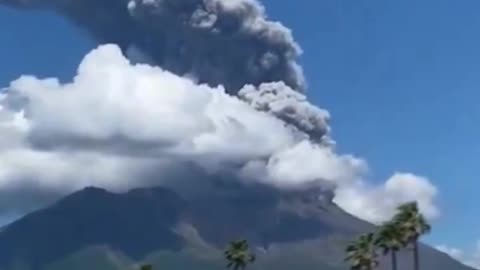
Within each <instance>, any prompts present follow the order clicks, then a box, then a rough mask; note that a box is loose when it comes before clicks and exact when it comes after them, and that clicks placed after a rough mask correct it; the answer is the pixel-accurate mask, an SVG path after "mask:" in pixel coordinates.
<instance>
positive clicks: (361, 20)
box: [0, 0, 480, 257]
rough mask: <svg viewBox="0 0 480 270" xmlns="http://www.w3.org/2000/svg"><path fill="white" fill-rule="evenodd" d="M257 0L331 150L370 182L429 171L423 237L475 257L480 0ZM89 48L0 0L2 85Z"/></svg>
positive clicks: (61, 27)
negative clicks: (293, 62)
mask: <svg viewBox="0 0 480 270" xmlns="http://www.w3.org/2000/svg"><path fill="white" fill-rule="evenodd" d="M263 4H264V5H265V6H266V7H267V13H268V14H269V16H270V18H272V19H274V20H280V21H282V23H283V24H285V25H286V26H288V27H289V28H291V29H292V31H293V35H294V37H295V39H296V40H297V41H298V43H299V44H300V45H301V47H302V48H303V51H304V53H303V56H302V58H301V63H302V65H303V67H304V71H305V75H306V77H307V80H308V85H309V86H308V96H309V98H310V100H311V101H312V102H313V103H315V104H318V105H320V106H321V107H322V108H325V109H328V110H329V111H330V113H331V115H332V119H331V126H332V129H333V138H334V139H335V141H336V142H337V144H338V146H337V147H338V151H339V152H344V153H353V154H355V155H359V156H361V157H363V158H365V159H366V160H368V164H369V168H370V172H369V173H370V175H369V177H370V179H371V181H379V182H380V181H383V180H384V179H385V178H387V177H388V176H389V175H391V174H392V173H393V172H396V171H408V172H413V173H415V174H418V175H421V176H425V177H428V178H429V179H430V180H431V181H432V182H433V183H434V184H435V186H437V188H438V190H439V196H438V204H439V208H440V210H441V216H440V217H439V218H438V219H437V220H436V221H435V222H434V224H433V225H434V229H433V232H432V234H431V235H429V236H427V237H426V241H427V242H428V243H431V244H432V245H445V246H446V247H445V248H444V249H445V250H447V249H448V250H450V249H453V248H456V249H459V250H461V251H462V252H463V253H465V254H470V255H459V256H465V257H473V256H474V255H472V254H473V253H474V252H475V248H476V245H477V241H478V240H480V231H479V229H478V228H480V219H479V217H478V210H477V207H476V203H477V202H478V199H477V196H476V192H477V190H478V189H479V188H480V183H479V182H478V180H477V179H476V178H477V174H478V173H477V168H478V166H476V165H478V164H477V158H476V157H477V156H478V154H479V152H480V144H479V143H478V142H477V138H478V137H479V135H480V127H479V125H478V124H477V123H478V122H479V121H478V120H479V118H480V107H479V106H476V105H477V102H478V99H479V98H480V92H478V91H477V88H479V86H480V76H478V73H479V71H480V61H479V60H480V51H479V50H478V48H480V38H479V37H478V34H477V32H478V31H479V30H480V17H479V16H478V12H477V11H478V9H479V8H480V2H479V1H477V0H461V1H458V0H425V1H413V0H405V1H393V0H369V1H352V0H316V1H308V0H301V1H275V0H264V1H263ZM96 46H97V44H96V43H94V42H93V41H92V40H90V38H89V37H88V36H87V35H86V34H85V33H83V32H82V31H81V30H79V29H77V28H76V27H75V26H73V25H71V24H70V23H68V22H67V21H65V20H64V19H63V18H61V17H59V16H57V15H54V14H50V13H47V12H19V11H13V10H10V9H5V8H2V7H0V59H1V60H0V87H3V86H7V85H8V84H9V82H10V81H12V80H14V79H16V78H17V77H18V76H20V75H21V74H35V75H36V76H38V77H46V76H47V77H50V76H54V77H59V78H61V79H62V80H65V81H68V80H69V79H71V77H72V76H73V75H74V74H75V70H76V68H77V66H78V63H79V62H80V61H81V59H82V58H83V57H84V55H85V54H86V53H87V52H89V51H90V50H91V49H93V48H95V47H96ZM457 253H458V252H457Z"/></svg>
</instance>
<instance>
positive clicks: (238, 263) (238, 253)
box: [224, 240, 255, 270]
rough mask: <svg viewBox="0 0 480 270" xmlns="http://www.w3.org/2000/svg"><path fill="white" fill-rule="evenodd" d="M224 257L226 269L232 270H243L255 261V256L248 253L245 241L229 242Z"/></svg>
mask: <svg viewBox="0 0 480 270" xmlns="http://www.w3.org/2000/svg"><path fill="white" fill-rule="evenodd" d="M224 255H225V259H226V260H227V261H228V264H227V268H232V269H233V270H239V269H241V270H243V269H245V268H246V267H247V265H248V264H249V263H253V262H254V261H255V255H253V254H252V253H250V250H249V247H248V242H247V240H240V241H232V242H230V245H229V246H228V248H227V250H225V252H224Z"/></svg>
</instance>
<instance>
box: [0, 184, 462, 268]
mask: <svg viewBox="0 0 480 270" xmlns="http://www.w3.org/2000/svg"><path fill="white" fill-rule="evenodd" d="M332 198H333V196H332V194H331V192H328V191H324V190H319V189H313V190H307V191H296V192H291V191H290V192H280V191H277V190H274V189H272V188H269V187H265V186H258V185H256V186H255V187H252V186H248V187H246V186H240V185H237V186H235V187H232V186H230V187H221V188H218V189H217V190H216V192H210V193H208V194H204V195H197V196H188V197H187V198H185V196H181V195H180V193H178V192H176V191H173V190H172V189H168V188H165V187H153V188H142V189H134V190H131V191H129V192H126V193H112V192H109V191H106V190H104V189H100V188H95V187H89V188H85V189H83V190H80V191H78V192H75V193H73V194H71V195H69V196H66V197H64V198H63V199H61V200H59V201H57V202H56V203H54V204H52V205H50V206H49V207H47V208H45V209H41V210H38V211H35V212H33V213H30V214H28V215H26V216H24V217H23V218H21V219H19V220H17V221H15V222H13V223H11V224H10V225H8V226H6V227H5V228H4V229H3V231H2V232H0V268H1V269H5V270H9V269H32V270H37V269H48V270H57V269H58V270H60V269H69V270H72V269H73V270H76V269H102V270H109V269H111V270H117V269H133V268H134V267H138V265H139V264H140V263H152V264H153V265H154V267H155V268H156V269H170V270H174V269H209V270H211V269H224V267H225V263H224V261H223V260H222V252H221V251H222V250H223V249H224V248H225V246H226V244H227V243H228V241H229V240H233V239H240V238H242V239H247V240H248V241H249V242H250V243H251V245H252V246H253V251H254V252H255V253H256V254H257V256H258V260H257V262H256V263H255V265H254V266H252V267H253V269H292V268H296V269H330V270H337V269H338V270H340V269H348V266H347V265H346V264H345V263H344V262H343V257H344V253H343V251H344V247H345V244H346V243H347V242H348V241H350V240H351V239H352V238H353V237H355V236H356V235H358V234H359V233H363V232H367V231H371V230H373V229H374V226H373V225H371V224H369V223H366V222H364V221H362V220H359V219H357V218H355V217H353V216H351V215H349V214H348V213H346V212H344V211H343V210H342V209H340V208H339V207H338V206H337V205H335V204H334V203H333V202H332ZM420 252H421V253H420V254H421V266H422V269H423V270H442V269H445V270H447V269H448V270H469V269H471V268H469V267H466V266H464V265H462V264H461V263H459V262H457V261H455V260H453V259H452V258H450V257H449V256H448V255H446V254H443V253H441V252H439V251H436V250H435V249H433V248H431V247H429V246H426V245H422V246H421V251H420ZM399 261H400V262H399V264H400V265H399V266H400V268H399V269H411V252H410V251H409V250H406V251H404V252H401V254H400V255H399ZM380 269H389V261H388V258H383V259H382V263H381V265H380Z"/></svg>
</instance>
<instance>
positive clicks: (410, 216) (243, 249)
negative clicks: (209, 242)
mask: <svg viewBox="0 0 480 270" xmlns="http://www.w3.org/2000/svg"><path fill="white" fill-rule="evenodd" d="M430 230H431V226H430V225H429V224H428V222H427V220H426V219H425V217H424V216H423V214H422V213H421V212H420V211H419V208H418V204H417V203H416V202H409V203H405V204H403V205H400V206H399V207H398V208H397V212H396V214H395V215H394V216H393V217H392V218H391V219H390V220H389V221H387V222H385V223H384V224H382V225H381V226H378V227H377V230H376V231H374V232H369V233H365V234H362V235H360V236H358V237H357V238H356V239H355V240H354V241H352V242H351V243H350V244H348V245H347V247H346V249H345V252H346V257H345V261H347V262H349V263H350V269H352V270H373V269H375V268H377V266H378V265H379V261H378V257H379V253H381V254H382V255H384V256H385V255H390V256H391V264H392V265H391V268H392V270H397V268H398V265H397V252H398V251H400V250H401V249H404V248H407V247H412V250H413V269H414V270H419V268H420V264H419V263H420V260H419V244H418V241H419V239H420V237H421V236H422V235H424V234H426V233H428V232H430ZM224 258H225V260H226V261H227V265H226V267H227V268H231V269H232V270H244V269H245V268H246V267H247V266H248V265H249V264H252V263H253V262H255V255H254V254H253V253H252V252H251V251H250V248H249V244H248V242H247V240H239V241H232V242H230V244H229V245H228V247H227V248H226V250H225V251H224ZM140 270H152V266H151V265H148V264H146V265H143V266H141V267H140Z"/></svg>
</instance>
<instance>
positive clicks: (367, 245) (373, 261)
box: [345, 233, 378, 270]
mask: <svg viewBox="0 0 480 270" xmlns="http://www.w3.org/2000/svg"><path fill="white" fill-rule="evenodd" d="M346 252H347V257H346V258H345V261H349V262H350V265H351V266H350V269H352V270H372V269H374V268H375V267H377V265H378V260H377V252H376V246H375V235H374V234H373V233H367V234H362V235H360V236H359V237H358V238H357V240H356V241H354V242H352V243H350V244H349V245H348V246H347V248H346Z"/></svg>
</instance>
